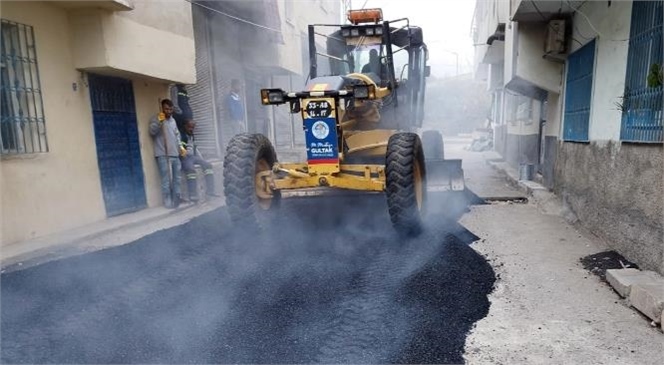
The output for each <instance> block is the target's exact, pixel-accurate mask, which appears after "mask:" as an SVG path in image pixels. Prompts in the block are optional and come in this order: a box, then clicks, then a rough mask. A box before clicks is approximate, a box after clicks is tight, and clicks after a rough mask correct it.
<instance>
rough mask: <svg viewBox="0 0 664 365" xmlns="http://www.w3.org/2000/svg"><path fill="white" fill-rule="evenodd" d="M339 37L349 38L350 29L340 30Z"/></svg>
mask: <svg viewBox="0 0 664 365" xmlns="http://www.w3.org/2000/svg"><path fill="white" fill-rule="evenodd" d="M341 36H342V37H350V29H342V30H341Z"/></svg>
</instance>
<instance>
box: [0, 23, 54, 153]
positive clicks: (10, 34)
mask: <svg viewBox="0 0 664 365" xmlns="http://www.w3.org/2000/svg"><path fill="white" fill-rule="evenodd" d="M0 37H1V38H0V48H1V52H0V80H1V83H0V102H1V105H0V153H1V154H3V155H11V154H26V153H38V152H47V151H48V145H47V143H46V126H45V124H44V108H43V101H42V92H41V87H40V83H39V73H38V69H37V52H36V49H35V37H34V32H33V29H32V27H31V26H28V25H24V24H18V23H14V22H10V21H7V20H4V19H2V23H1V27H0Z"/></svg>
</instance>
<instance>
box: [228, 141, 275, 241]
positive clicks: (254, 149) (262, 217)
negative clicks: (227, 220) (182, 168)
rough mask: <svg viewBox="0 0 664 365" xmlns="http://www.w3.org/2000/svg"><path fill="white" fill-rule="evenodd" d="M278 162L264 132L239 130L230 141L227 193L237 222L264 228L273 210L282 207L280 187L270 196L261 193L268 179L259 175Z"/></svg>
mask: <svg viewBox="0 0 664 365" xmlns="http://www.w3.org/2000/svg"><path fill="white" fill-rule="evenodd" d="M276 162H277V154H276V152H275V151H274V147H273V146H272V143H271V142H270V140H269V139H267V137H265V136H264V135H262V134H238V135H236V136H234V137H233V138H232V139H231V141H230V142H229V143H228V147H227V148H226V156H225V157H224V195H225V197H226V206H227V207H228V213H229V215H230V217H231V220H232V221H233V222H234V223H236V224H241V225H243V226H250V227H256V228H264V226H265V225H266V223H267V222H266V221H267V219H268V214H269V213H270V211H273V210H275V209H276V208H278V205H279V200H280V198H281V195H280V193H279V191H274V192H273V193H272V196H271V197H270V198H266V197H265V194H261V191H264V184H265V181H264V180H262V179H260V178H258V176H257V175H258V173H260V172H264V171H270V170H271V169H272V166H273V165H274V164H275V163H276ZM260 195H262V197H261V196H260Z"/></svg>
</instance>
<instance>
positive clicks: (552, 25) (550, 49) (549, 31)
mask: <svg viewBox="0 0 664 365" xmlns="http://www.w3.org/2000/svg"><path fill="white" fill-rule="evenodd" d="M544 53H546V54H563V53H565V20H564V19H554V20H551V21H549V23H548V24H547V27H546V40H545V43H544Z"/></svg>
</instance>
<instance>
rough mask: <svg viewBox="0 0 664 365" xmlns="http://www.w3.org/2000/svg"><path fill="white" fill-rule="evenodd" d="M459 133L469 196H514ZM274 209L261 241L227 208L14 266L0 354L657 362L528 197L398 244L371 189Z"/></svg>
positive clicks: (117, 358) (643, 329)
mask: <svg viewBox="0 0 664 365" xmlns="http://www.w3.org/2000/svg"><path fill="white" fill-rule="evenodd" d="M466 143H467V141H466V140H457V141H454V140H453V141H448V145H447V149H448V150H449V151H450V156H453V157H454V155H455V154H457V156H458V155H463V156H459V157H464V158H465V159H466V162H465V167H466V169H467V171H468V173H467V176H468V183H469V186H471V187H472V186H473V182H472V180H473V176H479V175H482V174H484V175H485V177H486V176H491V177H492V178H491V179H486V178H485V179H482V180H480V181H478V183H476V184H475V187H476V189H477V190H480V189H484V192H485V193H486V194H489V193H494V194H503V195H504V194H508V193H509V194H511V196H512V197H518V196H519V195H520V193H519V192H517V191H516V190H514V189H511V188H510V187H509V186H508V185H506V184H505V182H504V181H502V180H501V179H499V178H498V177H497V176H496V175H495V172H493V171H492V170H490V167H488V166H487V165H486V164H485V163H484V162H483V157H482V154H481V153H473V152H467V151H464V150H463V147H464V145H465V144H466ZM492 174H493V175H492ZM479 183H481V184H484V186H483V187H480V186H479V185H478V184H479ZM485 197H490V196H485ZM282 208H283V212H284V214H281V215H280V217H279V218H278V220H277V221H275V224H274V227H272V228H271V229H269V230H268V231H267V232H266V234H264V235H258V234H256V233H255V232H239V231H238V230H236V229H234V227H232V226H231V225H230V223H229V221H228V219H227V217H226V213H225V211H224V208H221V209H218V210H216V211H213V212H211V213H208V214H205V215H203V216H201V217H199V218H196V219H194V220H192V221H191V222H189V223H187V224H185V225H182V226H180V227H176V228H171V229H167V230H162V231H159V232H157V233H154V234H151V235H149V236H146V237H144V238H142V239H140V240H138V241H136V242H133V243H131V244H128V245H124V246H119V247H115V248H111V249H106V250H103V251H98V252H95V253H90V254H85V255H82V256H77V257H70V258H65V259H61V260H57V261H52V262H49V263H46V264H43V265H40V266H36V267H32V268H28V269H24V270H15V271H12V270H9V272H7V273H5V274H3V275H2V278H1V279H2V293H1V294H2V297H1V298H2V299H1V300H2V302H1V308H2V362H3V363H387V362H390V363H463V362H464V361H468V362H470V363H515V362H516V363H519V362H520V363H543V362H546V360H551V358H552V357H553V358H555V359H558V360H561V359H565V360H566V361H564V362H566V363H567V362H568V363H574V362H581V363H598V364H599V363H634V364H637V363H638V364H648V363H652V364H655V363H658V360H657V355H658V354H660V353H661V352H660V351H659V350H661V349H662V344H663V343H664V342H663V340H662V337H663V336H661V334H658V333H657V332H658V330H657V329H654V328H650V327H649V326H648V324H647V323H646V322H645V321H642V320H641V319H640V318H638V317H639V316H638V315H637V314H636V313H634V312H633V311H632V310H630V309H628V308H627V307H625V306H624V305H623V304H620V303H619V302H618V299H617V298H618V297H617V296H616V295H615V294H614V293H612V292H611V289H610V288H609V287H608V286H606V285H605V284H603V283H601V282H600V281H599V279H597V278H596V277H594V276H592V275H591V274H589V273H588V272H585V271H584V269H582V268H581V267H580V266H579V264H578V258H579V257H580V256H582V255H585V254H589V253H593V252H594V250H597V249H598V248H597V247H595V246H594V244H593V242H591V241H589V240H588V239H587V238H584V237H583V236H582V235H581V234H578V233H576V231H574V229H573V228H571V227H569V226H567V225H566V224H565V223H564V222H563V221H562V220H561V219H560V218H557V217H550V216H544V215H540V214H539V213H537V208H536V206H534V205H533V204H509V203H506V202H501V203H496V204H483V205H479V206H473V207H471V210H470V212H466V213H465V215H463V217H462V218H461V223H462V224H463V225H464V226H466V227H468V228H469V229H470V231H468V230H466V229H465V228H464V227H463V226H462V225H460V224H458V223H456V221H455V220H456V219H458V218H459V217H460V216H461V215H462V214H464V211H463V209H460V210H459V211H458V212H454V211H449V210H448V211H447V212H446V213H447V214H441V213H440V211H439V212H438V213H432V214H431V215H430V217H429V222H428V228H427V230H426V231H425V232H424V233H423V234H422V235H421V236H420V237H418V238H416V239H412V240H405V241H403V240H399V239H398V238H397V237H396V236H395V235H394V234H393V233H392V230H391V229H389V227H390V226H389V218H388V217H387V214H386V213H385V212H386V209H385V207H384V199H383V197H382V195H376V196H364V197H361V198H358V197H357V196H349V197H326V198H314V199H311V198H307V199H303V198H292V199H289V200H286V201H284V202H283V206H282ZM341 208H344V209H347V210H348V212H349V214H348V215H346V216H344V217H343V218H340V216H339V215H338V214H336V213H335V212H336V211H337V210H338V209H341ZM507 220H509V222H514V221H520V223H518V224H513V223H509V222H508V221H507ZM533 225H537V229H538V231H539V232H541V233H533V231H532V230H530V231H529V230H527V229H524V227H526V226H531V227H532V226H533ZM386 227H387V228H386ZM529 232H530V233H529ZM534 234H535V235H540V236H537V237H538V239H537V240H532V237H533V235H534ZM476 235H477V236H476ZM557 236H560V237H563V238H561V239H558V238H553V237H557ZM478 237H479V238H478ZM552 240H554V241H555V242H553V245H556V244H560V245H564V246H565V248H566V250H565V252H564V253H563V252H559V251H552V248H554V247H553V246H552V244H551V241H552ZM475 241H476V242H475ZM473 242H475V243H473ZM483 255H487V256H488V258H489V261H487V260H486V259H485V258H484V257H483ZM492 265H493V267H492ZM497 277H498V280H496V278H497ZM494 288H495V289H494ZM534 288H537V289H534ZM492 290H493V293H492ZM476 324H477V327H476V328H475V329H473V327H474V326H475V325H476ZM469 334H470V338H469V340H468V341H467V336H468V335H469ZM616 342H619V343H620V344H619V345H618V344H614V345H611V344H613V343H616ZM464 351H465V352H466V353H465V355H464Z"/></svg>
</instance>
